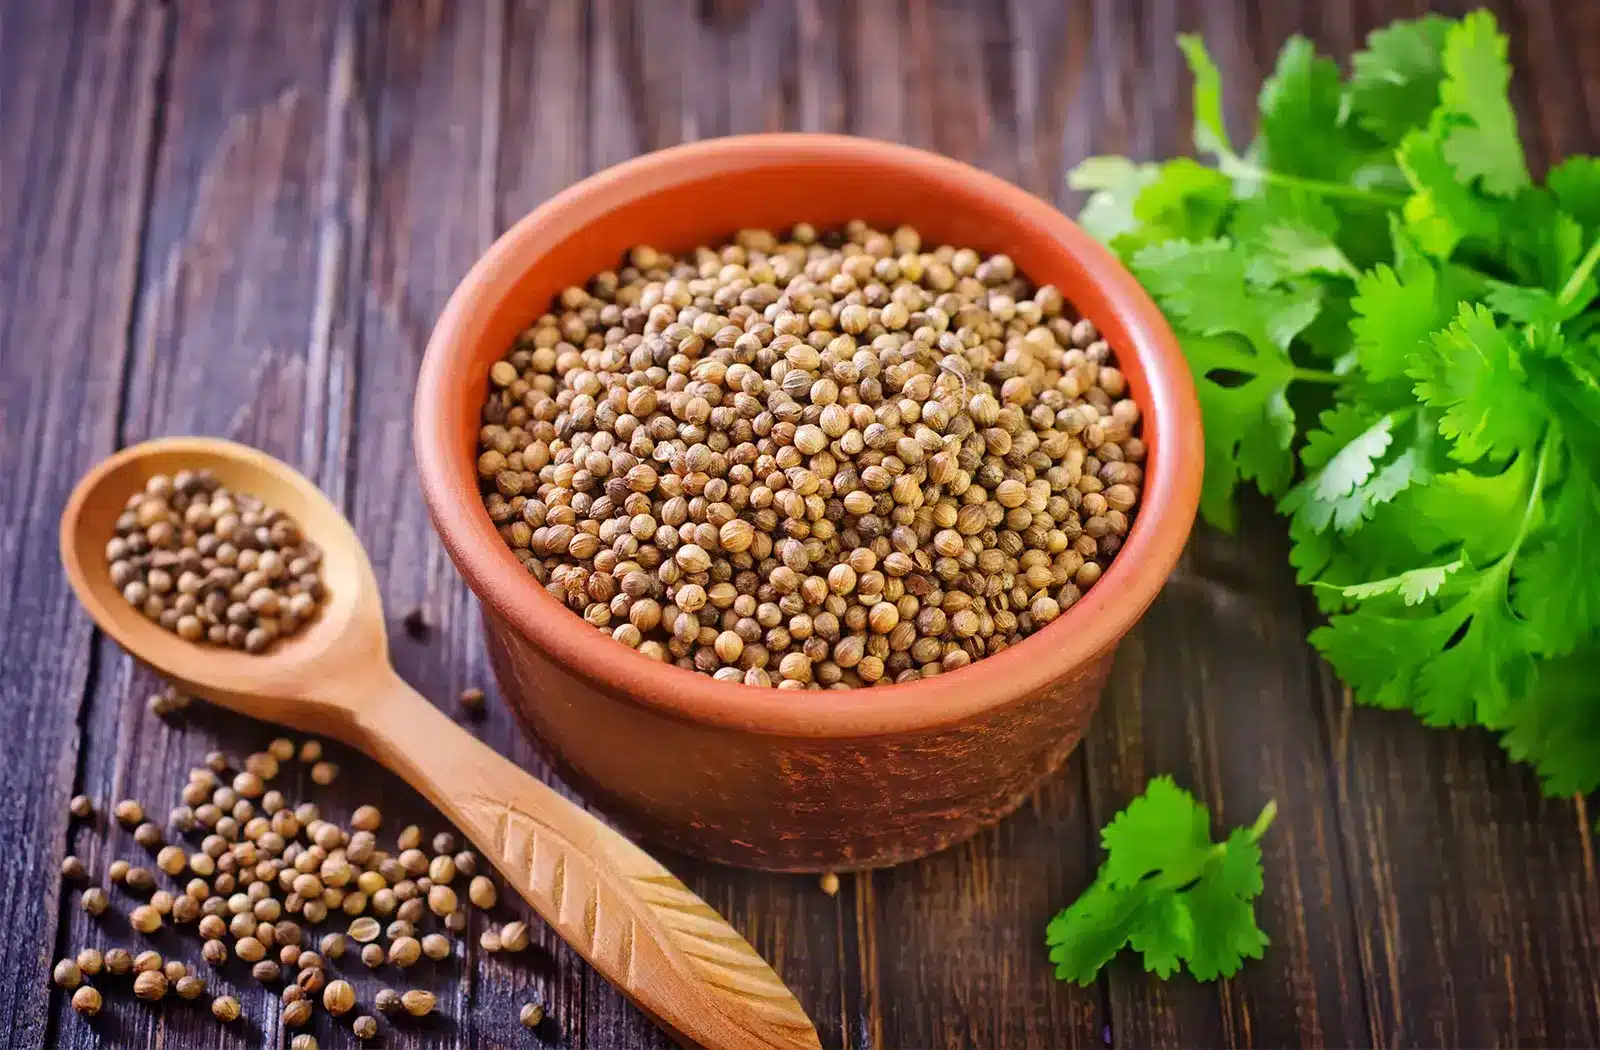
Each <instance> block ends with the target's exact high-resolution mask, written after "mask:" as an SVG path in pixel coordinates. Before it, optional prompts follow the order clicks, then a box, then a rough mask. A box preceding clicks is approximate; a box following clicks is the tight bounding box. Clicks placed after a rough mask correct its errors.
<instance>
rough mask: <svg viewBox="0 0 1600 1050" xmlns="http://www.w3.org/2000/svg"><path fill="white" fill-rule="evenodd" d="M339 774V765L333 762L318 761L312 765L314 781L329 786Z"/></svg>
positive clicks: (312, 778)
mask: <svg viewBox="0 0 1600 1050" xmlns="http://www.w3.org/2000/svg"><path fill="white" fill-rule="evenodd" d="M338 775H339V767H338V765H336V764H335V763H333V762H326V761H324V762H318V763H317V764H316V765H314V766H312V767H311V780H312V783H315V784H319V785H321V786H322V787H327V786H328V785H329V784H331V783H333V781H334V779H335V778H336V777H338Z"/></svg>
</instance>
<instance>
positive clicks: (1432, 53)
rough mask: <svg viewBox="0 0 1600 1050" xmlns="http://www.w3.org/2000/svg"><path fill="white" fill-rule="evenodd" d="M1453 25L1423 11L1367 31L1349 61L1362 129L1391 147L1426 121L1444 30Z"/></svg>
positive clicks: (1439, 72) (1440, 66)
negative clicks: (1363, 42) (1363, 44)
mask: <svg viewBox="0 0 1600 1050" xmlns="http://www.w3.org/2000/svg"><path fill="white" fill-rule="evenodd" d="M1452 24H1453V23H1452V22H1451V21H1450V20H1449V19H1447V18H1441V17H1440V16H1438V15H1424V16H1423V17H1421V18H1418V19H1416V20H1414V21H1401V22H1394V23H1392V24H1390V25H1389V26H1386V27H1384V28H1381V29H1374V30H1373V31H1372V32H1370V33H1368V34H1367V47H1366V50H1364V51H1358V52H1356V54H1355V56H1354V57H1353V58H1352V59H1351V66H1352V72H1351V74H1350V104H1351V108H1352V109H1353V110H1354V111H1355V115H1356V120H1357V121H1358V122H1360V124H1361V126H1362V127H1364V128H1366V129H1367V130H1368V131H1370V132H1372V133H1373V134H1374V135H1377V136H1378V137H1379V138H1381V139H1383V141H1385V142H1387V143H1390V144H1391V145H1393V144H1395V143H1398V142H1399V141H1400V140H1401V139H1402V138H1403V137H1404V136H1405V133H1406V132H1407V131H1409V130H1410V129H1412V128H1414V127H1420V126H1422V125H1424V124H1426V123H1427V122H1428V115H1429V114H1430V113H1432V112H1433V110H1434V107H1435V106H1437V105H1438V104H1439V81H1440V80H1441V79H1442V78H1443V77H1444V42H1445V33H1446V32H1447V31H1448V30H1449V28H1450V26H1451V25H1452Z"/></svg>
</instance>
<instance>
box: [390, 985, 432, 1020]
mask: <svg viewBox="0 0 1600 1050" xmlns="http://www.w3.org/2000/svg"><path fill="white" fill-rule="evenodd" d="M438 1001H439V997H438V996H436V995H434V994H433V993H432V992H425V991H423V990H422V989H420V988H413V989H411V990H410V991H409V992H406V993H405V994H404V995H402V996H401V997H400V1005H401V1006H403V1007H405V1011H406V1013H408V1014H410V1015H411V1016H412V1017H426V1016H427V1015H428V1014H430V1013H432V1012H433V1008H434V1006H435V1004H437V1003H438Z"/></svg>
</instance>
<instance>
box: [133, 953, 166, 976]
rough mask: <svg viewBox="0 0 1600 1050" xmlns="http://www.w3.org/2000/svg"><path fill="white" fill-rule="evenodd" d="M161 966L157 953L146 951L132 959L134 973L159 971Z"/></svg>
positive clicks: (159, 954)
mask: <svg viewBox="0 0 1600 1050" xmlns="http://www.w3.org/2000/svg"><path fill="white" fill-rule="evenodd" d="M161 965H162V960H161V953H160V952H158V951H153V950H148V949H147V950H145V951H142V952H140V953H139V954H138V955H135V956H134V957H133V972H134V973H144V972H145V971H147V970H159V969H161Z"/></svg>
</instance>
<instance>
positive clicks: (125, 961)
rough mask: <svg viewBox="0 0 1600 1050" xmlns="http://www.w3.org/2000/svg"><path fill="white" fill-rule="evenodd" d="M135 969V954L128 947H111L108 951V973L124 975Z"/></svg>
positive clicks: (114, 975)
mask: <svg viewBox="0 0 1600 1050" xmlns="http://www.w3.org/2000/svg"><path fill="white" fill-rule="evenodd" d="M132 971H133V955H132V954H131V953H130V952H129V951H128V950H127V949H126V948H111V949H108V950H107V951H106V973H109V974H111V975H112V976H113V977H124V976H126V975H127V974H129V973H131V972H132Z"/></svg>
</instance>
